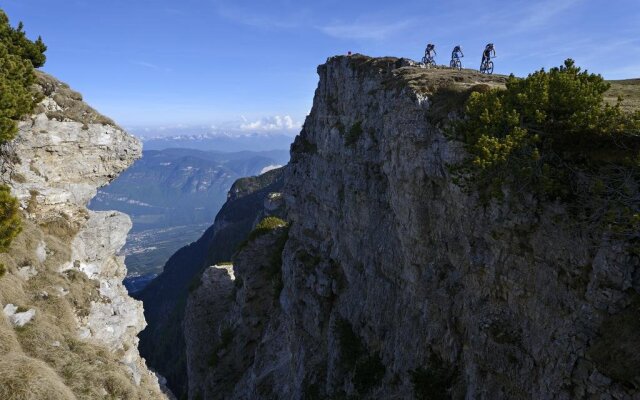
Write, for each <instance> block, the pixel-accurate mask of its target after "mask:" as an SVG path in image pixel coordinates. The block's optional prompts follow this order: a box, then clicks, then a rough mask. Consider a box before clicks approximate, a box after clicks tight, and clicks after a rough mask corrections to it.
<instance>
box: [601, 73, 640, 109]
mask: <svg viewBox="0 0 640 400" xmlns="http://www.w3.org/2000/svg"><path fill="white" fill-rule="evenodd" d="M609 83H610V84H611V89H609V91H608V92H607V93H605V99H606V100H607V102H609V103H611V104H613V103H615V102H616V101H617V99H618V96H622V98H623V100H622V108H623V109H624V110H625V111H639V110H640V79H625V80H621V81H609Z"/></svg>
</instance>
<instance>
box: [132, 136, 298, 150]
mask: <svg viewBox="0 0 640 400" xmlns="http://www.w3.org/2000/svg"><path fill="white" fill-rule="evenodd" d="M140 139H141V140H142V142H143V146H144V149H145V150H164V149H168V148H193V149H199V150H214V151H223V152H236V151H243V150H250V151H262V150H278V149H286V150H288V149H289V146H290V145H291V142H293V136H291V135H286V134H283V133H242V134H239V133H228V134H227V133H206V132H205V133H203V132H197V133H184V132H181V133H179V134H171V133H170V132H163V135H158V136H148V135H141V136H140Z"/></svg>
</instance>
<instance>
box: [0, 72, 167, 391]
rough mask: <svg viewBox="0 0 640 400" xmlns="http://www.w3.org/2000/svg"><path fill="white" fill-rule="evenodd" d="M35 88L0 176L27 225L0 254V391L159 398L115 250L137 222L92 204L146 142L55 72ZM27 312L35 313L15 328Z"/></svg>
mask: <svg viewBox="0 0 640 400" xmlns="http://www.w3.org/2000/svg"><path fill="white" fill-rule="evenodd" d="M38 89H39V90H40V91H41V93H42V94H43V96H44V98H43V100H42V102H41V103H40V104H39V105H38V107H37V110H36V113H35V114H34V115H33V116H31V117H30V118H28V119H26V120H25V121H23V122H21V123H20V127H19V128H20V132H19V135H18V137H17V138H16V139H15V140H14V141H13V142H11V143H10V144H8V145H6V146H5V147H4V148H3V149H2V152H3V154H2V156H3V157H2V160H3V165H2V181H3V182H6V183H7V184H8V185H9V186H10V187H11V190H12V192H13V194H14V195H15V196H16V197H17V198H18V199H19V201H20V204H21V207H22V209H23V210H24V229H23V232H22V233H21V234H20V236H19V237H18V238H17V239H16V240H15V241H14V243H13V244H12V246H11V249H10V251H9V252H8V253H7V254H2V255H0V261H1V262H2V263H3V264H4V265H5V268H6V269H7V271H8V273H7V274H5V276H4V277H0V302H1V303H2V306H3V307H5V313H4V314H5V316H6V317H8V318H7V319H5V318H4V317H3V318H2V321H3V322H2V327H1V328H0V331H1V332H0V336H2V337H3V342H5V340H4V339H5V338H6V339H7V342H6V343H10V345H8V346H2V348H1V349H0V350H1V351H0V382H2V385H0V386H2V389H0V397H1V398H7V399H14V398H15V399H18V398H20V399H22V398H45V397H46V398H51V399H58V398H64V399H66V398H88V399H95V398H103V397H110V398H126V399H150V398H164V395H163V394H162V393H161V392H160V388H159V386H158V382H157V379H156V377H155V375H154V374H152V373H151V372H150V371H149V370H148V369H147V367H146V365H145V362H144V360H143V359H141V358H140V355H139V354H138V348H137V344H138V339H137V334H138V332H140V331H141V330H142V329H143V328H144V326H145V320H144V316H143V310H142V304H141V303H140V302H137V301H135V300H133V299H132V298H130V297H129V296H128V295H127V292H126V290H125V288H124V286H123V285H122V280H123V278H124V277H125V275H126V267H125V265H124V257H121V256H119V255H118V252H119V250H120V249H121V248H122V246H123V245H124V243H125V240H126V235H127V232H128V231H129V229H130V228H131V221H130V220H129V217H128V216H126V215H124V214H121V213H117V212H93V211H89V210H87V208H86V204H87V203H88V201H89V200H90V199H91V198H92V197H93V196H94V195H95V194H96V191H97V188H98V187H100V186H103V185H106V184H107V183H108V182H110V181H111V180H112V179H114V178H115V177H116V176H117V175H118V174H119V173H120V172H121V171H122V170H124V169H125V168H127V167H128V166H129V165H131V164H132V163H133V161H134V160H135V159H137V158H138V157H139V156H140V154H141V146H140V143H139V142H138V141H137V140H136V139H134V138H133V137H131V136H129V135H128V134H127V133H126V132H124V131H123V130H122V129H121V128H119V127H118V126H117V125H116V124H114V123H113V122H112V121H111V120H109V119H107V118H105V117H103V116H101V115H100V114H98V113H97V112H96V111H95V110H93V109H91V108H90V107H89V106H88V105H87V104H85V103H84V102H82V97H81V95H80V94H79V93H77V92H74V91H72V90H71V89H70V88H69V87H68V86H67V85H65V84H63V83H61V82H59V81H57V80H55V79H54V78H52V77H50V76H48V75H45V74H39V85H38ZM24 310H27V311H24ZM21 311H22V313H25V312H28V313H31V318H30V319H29V320H28V321H27V322H25V323H23V324H15V323H14V320H15V315H19V314H20V313H21ZM12 325H13V326H12ZM49 386H50V387H51V388H53V389H50V388H49ZM43 393H47V395H44V394H43Z"/></svg>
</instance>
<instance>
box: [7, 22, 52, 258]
mask: <svg viewBox="0 0 640 400" xmlns="http://www.w3.org/2000/svg"><path fill="white" fill-rule="evenodd" d="M46 49H47V47H46V46H45V45H44V43H43V42H42V39H40V38H38V40H36V41H35V42H32V41H30V40H29V39H27V37H26V35H25V33H24V31H23V26H22V23H20V24H18V27H17V28H12V27H11V25H9V18H7V15H6V14H5V13H4V12H3V11H2V10H0V144H3V143H5V142H7V141H10V140H12V139H13V138H14V137H15V136H16V134H17V133H18V126H17V122H18V121H19V120H20V118H22V117H23V116H24V115H27V114H29V113H31V112H32V111H33V109H34V107H35V105H36V103H37V101H38V100H39V99H38V96H37V95H36V94H35V92H33V91H32V88H31V87H32V85H33V84H34V83H35V81H36V75H35V72H34V67H41V66H42V65H44V62H45V60H46V57H45V56H44V52H45V51H46ZM18 179H19V178H18ZM20 230H21V225H20V213H19V209H18V202H17V200H16V199H15V198H13V197H12V196H11V193H10V190H9V188H8V187H7V186H5V185H0V252H4V251H7V250H8V248H9V245H10V244H11V241H12V240H13V238H14V237H15V236H16V235H17V234H18V233H20Z"/></svg>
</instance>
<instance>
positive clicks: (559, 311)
mask: <svg viewBox="0 0 640 400" xmlns="http://www.w3.org/2000/svg"><path fill="white" fill-rule="evenodd" d="M318 73H319V75H320V82H319V85H318V89H317V91H316V95H315V99H314V104H313V108H312V111H311V113H310V115H309V116H308V118H307V120H306V122H305V124H304V127H303V129H302V132H301V133H300V135H299V136H298V137H297V138H296V141H295V143H294V145H293V146H292V160H291V163H290V164H289V166H288V167H287V174H286V176H285V188H284V191H283V194H284V197H285V200H286V202H287V206H288V220H289V221H290V222H291V227H290V230H289V233H288V240H287V241H286V245H285V246H284V250H283V252H282V253H281V257H279V259H280V260H281V262H282V268H281V274H282V285H283V286H282V290H281V293H280V294H279V296H278V299H277V302H276V303H275V306H273V305H272V307H274V308H273V309H270V310H269V311H268V312H267V313H263V312H261V311H260V310H261V308H259V309H258V308H255V305H254V304H252V303H251V300H250V298H247V297H242V296H241V295H240V290H237V291H236V294H235V298H234V299H233V301H230V300H228V298H227V296H222V297H224V299H223V298H221V296H220V293H226V291H229V289H228V282H227V280H228V279H229V278H228V276H227V277H225V275H224V274H221V273H220V271H217V272H215V274H216V275H215V276H218V275H220V276H219V277H218V278H217V279H222V280H223V281H225V282H226V283H225V284H226V285H227V286H225V287H226V289H224V290H225V291H223V292H219V291H217V289H215V288H214V287H213V286H211V287H212V292H211V293H209V296H210V297H209V299H207V296H206V293H204V292H205V289H204V288H206V287H208V286H206V285H204V284H203V286H201V287H200V289H198V291H196V292H195V294H194V296H192V297H191V298H190V299H189V304H193V305H194V307H195V306H196V305H197V304H209V306H208V308H211V307H217V308H216V309H217V310H223V309H227V310H228V311H227V312H226V313H224V316H220V315H218V314H219V313H217V314H216V315H215V320H216V321H218V322H216V323H213V325H209V328H206V329H205V327H202V326H197V325H193V326H194V329H197V330H204V331H206V332H209V333H210V334H211V335H212V336H213V339H212V342H213V343H219V342H222V343H226V345H225V346H224V349H221V348H213V350H216V351H214V352H213V353H212V354H215V357H214V359H215V361H216V362H214V363H212V364H210V365H208V367H204V366H203V365H202V360H201V359H200V358H197V357H196V358H195V360H197V361H194V362H196V363H197V365H198V366H199V367H200V368H209V370H207V371H206V372H204V373H203V372H200V373H198V374H193V375H190V377H189V378H190V385H191V386H192V387H194V388H196V387H197V388H201V389H202V392H201V393H200V392H199V393H195V392H190V393H189V395H190V398H192V399H195V398H197V396H198V395H199V394H206V396H205V398H211V399H215V398H227V399H258V398H264V399H270V398H292V399H302V398H304V399H319V398H348V397H352V398H364V399H382V398H403V399H404V398H406V399H409V398H467V399H541V398H544V399H571V398H616V399H637V398H639V396H640V394H639V393H640V375H639V373H638V371H640V359H639V358H638V352H637V351H636V350H637V349H638V348H640V336H638V335H637V334H636V335H633V334H631V332H634V331H635V329H636V327H638V319H637V316H638V304H639V303H638V301H639V298H640V296H639V292H640V260H639V259H638V257H637V256H634V255H633V254H632V253H630V252H629V251H628V250H627V249H628V247H627V243H623V242H618V241H616V240H615V239H614V238H612V237H611V236H610V235H608V234H607V233H606V231H604V230H600V229H593V227H591V226H586V225H582V224H579V223H576V220H575V219H574V218H573V217H572V216H571V215H570V213H568V212H567V211H566V210H565V208H564V207H563V205H562V204H559V203H547V204H540V203H538V202H537V200H536V199H535V198H534V197H533V196H529V197H528V196H519V197H518V199H521V198H522V197H524V198H525V200H518V201H515V199H516V198H515V197H514V196H511V195H510V194H509V193H508V192H507V193H505V199H504V201H501V202H498V201H492V202H489V203H488V204H485V203H482V202H480V201H479V200H478V195H477V194H476V193H473V192H467V191H465V190H462V188H461V187H460V186H459V185H458V183H457V180H456V179H455V178H454V176H452V173H451V171H450V166H452V165H456V164H457V163H458V162H460V161H461V160H462V159H464V158H465V150H464V147H463V145H462V144H461V143H460V142H459V141H457V140H455V138H452V137H451V135H449V134H448V131H447V129H446V128H447V124H448V122H449V121H450V120H451V119H455V118H456V116H457V115H458V112H459V111H460V106H461V105H462V104H463V103H464V101H465V99H466V98H467V97H468V95H469V93H470V92H471V91H473V90H485V88H486V87H487V86H499V85H502V84H503V83H504V78H503V77H499V76H494V77H487V76H483V75H480V74H477V73H474V72H471V71H460V72H458V71H450V70H444V69H436V70H424V69H420V68H416V67H413V66H411V62H408V61H405V60H398V59H393V58H385V59H371V58H367V57H363V56H359V55H356V56H352V57H334V58H332V59H330V60H329V61H328V62H327V63H326V64H325V65H322V66H320V67H319V69H318ZM261 240H264V241H266V240H267V238H266V237H265V238H262V239H261ZM262 245H263V246H265V247H266V248H271V247H272V245H271V244H270V243H266V242H265V243H263V244H262ZM252 251H253V252H255V253H256V254H259V251H258V250H257V249H253V250H252ZM265 251H266V250H265ZM242 254H243V253H240V254H239V255H238V258H236V260H234V274H235V279H236V281H238V280H239V279H245V278H248V277H250V276H259V271H260V266H261V265H262V260H263V259H264V257H263V256H260V255H256V256H255V259H247V258H243V257H242ZM251 264H252V265H253V267H252V266H250V265H251ZM243 270H244V271H245V273H246V272H247V271H249V272H248V275H244V273H243V272H242V271H243ZM256 279H260V278H256ZM264 282H265V281H264V280H263V281H262V284H261V285H258V286H257V287H260V288H262V289H256V290H257V292H258V293H254V294H253V296H252V297H254V298H256V297H257V298H259V299H262V298H265V297H267V295H268V293H269V291H271V290H272V287H271V286H270V285H266V284H264ZM214 286H215V285H214ZM208 301H209V302H210V303H207V302H208ZM219 302H222V303H221V304H219ZM260 304H261V307H262V306H264V304H267V303H266V302H265V301H261V302H260ZM269 304H273V303H269ZM194 309H195V308H194ZM223 322H224V324H226V326H230V327H233V328H232V329H233V333H234V335H229V336H230V337H231V338H230V339H229V338H227V339H226V340H223V338H222V336H221V335H222V334H221V331H220V328H219V326H220V324H222V323H223ZM185 329H187V326H185ZM247 331H249V332H251V333H250V334H247V333H244V332H247ZM236 332H242V334H241V335H240V336H236V335H235V333H236ZM186 334H187V335H189V333H188V332H187V333H186ZM201 334H204V333H201ZM216 335H218V336H216ZM194 336H197V335H195V334H194ZM194 343H196V342H194ZM249 343H252V345H250V346H249V345H248V344H249ZM266 344H268V345H266ZM210 350H211V349H210V348H207V353H211V352H210ZM192 353H193V351H192ZM232 360H238V361H232ZM221 377H228V379H230V382H236V383H235V384H234V385H230V384H229V383H228V382H229V381H226V380H225V379H227V378H225V379H222V378H221ZM191 378H193V380H195V381H194V382H191ZM216 379H217V380H216ZM196 381H197V382H196ZM211 382H216V383H215V384H216V385H217V386H215V390H214V388H213V387H210V386H208V385H211V384H212V383H211Z"/></svg>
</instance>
